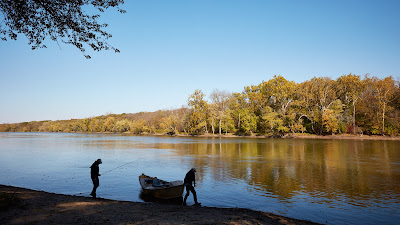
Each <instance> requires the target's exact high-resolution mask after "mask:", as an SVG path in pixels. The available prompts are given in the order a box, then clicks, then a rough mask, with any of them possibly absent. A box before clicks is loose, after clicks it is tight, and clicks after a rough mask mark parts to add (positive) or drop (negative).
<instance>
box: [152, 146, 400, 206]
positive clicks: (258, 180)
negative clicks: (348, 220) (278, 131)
mask: <svg viewBox="0 0 400 225" xmlns="http://www.w3.org/2000/svg"><path fill="white" fill-rule="evenodd" d="M268 140H270V139H268ZM396 144H398V143H397V142H390V141H389V142H386V141H383V142H382V141H343V140H334V141H326V140H298V139H295V140H271V141H268V142H256V141H249V142H234V141H232V142H218V141H216V142H214V143H213V142H211V143H202V142H200V143H178V144H160V145H159V147H160V148H169V149H176V150H178V151H176V154H179V155H182V156H185V155H186V156H191V157H193V158H192V160H193V165H194V166H196V167H198V168H203V169H201V170H199V173H198V174H199V175H198V177H199V179H200V180H201V179H202V177H203V176H204V174H203V173H204V171H207V172H209V173H211V176H212V178H213V179H214V180H218V181H221V182H229V181H231V180H232V179H241V180H243V181H245V182H246V183H248V184H250V185H254V186H256V187H258V188H257V189H261V190H263V191H264V192H266V194H272V195H275V196H277V197H279V198H282V199H287V198H292V197H293V196H295V195H297V194H298V192H299V191H303V192H306V193H307V194H309V195H311V196H319V197H325V198H327V199H337V198H342V197H346V198H350V199H361V200H362V199H370V198H382V197H383V198H385V197H393V198H396V199H399V198H400V195H399V193H400V183H399V182H400V177H399V176H400V174H399V169H400V168H399V167H400V165H399V162H398V160H399V158H400V152H399V151H396V149H395V146H396ZM396 160H397V161H396ZM395 193H396V194H395Z"/></svg>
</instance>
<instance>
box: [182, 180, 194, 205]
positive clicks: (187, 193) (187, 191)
mask: <svg viewBox="0 0 400 225" xmlns="http://www.w3.org/2000/svg"><path fill="white" fill-rule="evenodd" d="M185 186H186V195H185V199H184V200H183V202H184V203H186V199H187V198H188V197H189V195H190V192H192V194H193V199H194V202H195V203H196V204H197V195H196V191H195V190H194V187H193V186H192V185H190V184H189V185H185Z"/></svg>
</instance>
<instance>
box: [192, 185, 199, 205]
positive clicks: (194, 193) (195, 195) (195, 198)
mask: <svg viewBox="0 0 400 225" xmlns="http://www.w3.org/2000/svg"><path fill="white" fill-rule="evenodd" d="M190 191H191V192H192V194H193V199H194V203H195V204H198V202H197V194H196V191H195V190H194V187H193V186H191V188H190Z"/></svg>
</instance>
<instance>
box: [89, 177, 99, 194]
mask: <svg viewBox="0 0 400 225" xmlns="http://www.w3.org/2000/svg"><path fill="white" fill-rule="evenodd" d="M92 181H93V189H92V193H90V195H91V196H93V197H94V198H96V190H97V187H98V186H99V178H98V177H95V178H92Z"/></svg>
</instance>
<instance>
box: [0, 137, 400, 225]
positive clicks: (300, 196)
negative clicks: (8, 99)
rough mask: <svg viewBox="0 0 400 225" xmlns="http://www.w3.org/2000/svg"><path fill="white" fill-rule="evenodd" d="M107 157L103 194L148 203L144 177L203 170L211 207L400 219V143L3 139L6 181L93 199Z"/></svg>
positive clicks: (203, 192) (204, 195)
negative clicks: (96, 170) (95, 178)
mask: <svg viewBox="0 0 400 225" xmlns="http://www.w3.org/2000/svg"><path fill="white" fill-rule="evenodd" d="M97 158H101V159H102V160H103V164H102V165H100V173H104V174H103V176H101V177H100V187H99V188H98V192H97V194H98V196H99V197H103V198H110V199H116V200H128V201H143V200H142V199H141V198H140V196H139V195H140V185H139V182H138V176H139V175H140V174H142V173H145V174H147V175H150V176H157V177H158V178H160V179H164V180H183V178H184V176H185V174H186V172H187V171H188V170H189V169H190V168H192V167H196V168H197V182H196V184H197V187H196V191H197V193H198V198H199V201H200V202H201V203H202V205H204V206H217V207H240V208H249V209H255V210H260V211H267V212H273V213H277V214H281V215H285V216H289V217H294V218H298V219H306V220H311V221H314V222H320V223H324V224H398V223H399V221H400V141H366V140H364V141H362V140H308V139H246V138H190V137H154V136H131V135H119V134H66V133H0V174H1V176H0V183H1V184H5V185H13V186H19V187H26V188H31V189H36V190H44V191H48V192H54V193H63V194H72V195H83V196H89V195H88V194H89V193H90V191H91V188H92V183H91V180H90V169H89V167H90V165H91V164H92V163H93V162H94V161H95V160H96V159H97ZM188 204H193V198H192V196H190V197H189V199H188Z"/></svg>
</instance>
